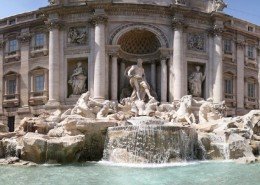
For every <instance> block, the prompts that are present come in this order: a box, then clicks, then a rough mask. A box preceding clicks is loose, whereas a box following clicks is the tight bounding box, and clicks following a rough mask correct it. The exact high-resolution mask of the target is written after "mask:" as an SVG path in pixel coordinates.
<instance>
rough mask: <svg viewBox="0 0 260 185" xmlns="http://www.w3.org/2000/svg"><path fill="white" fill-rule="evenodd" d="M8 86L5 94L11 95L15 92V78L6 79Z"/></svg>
mask: <svg viewBox="0 0 260 185" xmlns="http://www.w3.org/2000/svg"><path fill="white" fill-rule="evenodd" d="M7 83H8V86H7V94H8V95H12V94H15V89H16V80H15V79H12V80H8V82H7Z"/></svg>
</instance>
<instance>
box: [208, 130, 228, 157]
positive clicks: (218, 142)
mask: <svg viewBox="0 0 260 185" xmlns="http://www.w3.org/2000/svg"><path fill="white" fill-rule="evenodd" d="M210 140H211V142H212V143H211V145H213V146H216V147H217V148H218V150H219V152H220V154H221V156H222V157H223V159H224V160H229V159H230V150H229V143H228V142H227V139H226V136H225V135H210Z"/></svg>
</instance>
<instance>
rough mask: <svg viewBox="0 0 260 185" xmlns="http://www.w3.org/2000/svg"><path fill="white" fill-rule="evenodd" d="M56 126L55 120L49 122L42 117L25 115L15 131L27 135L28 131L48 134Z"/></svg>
mask: <svg viewBox="0 0 260 185" xmlns="http://www.w3.org/2000/svg"><path fill="white" fill-rule="evenodd" d="M54 126H55V122H47V121H45V120H44V119H43V118H42V117H32V118H29V117H25V118H24V119H22V121H21V123H20V125H19V127H18V129H17V130H16V131H15V132H16V133H17V134H18V135H25V134H26V133H27V132H37V133H39V134H47V133H48V132H49V130H51V129H52V128H54Z"/></svg>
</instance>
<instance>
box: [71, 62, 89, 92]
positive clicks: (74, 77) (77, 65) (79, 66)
mask: <svg viewBox="0 0 260 185" xmlns="http://www.w3.org/2000/svg"><path fill="white" fill-rule="evenodd" d="M87 77H88V61H87V59H83V58H82V59H72V60H69V61H68V80H67V83H68V96H69V97H74V96H75V97H78V96H80V95H81V94H83V93H85V92H86V91H87V90H88V78H87Z"/></svg>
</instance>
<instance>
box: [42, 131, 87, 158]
mask: <svg viewBox="0 0 260 185" xmlns="http://www.w3.org/2000/svg"><path fill="white" fill-rule="evenodd" d="M84 140H85V137H84V135H77V136H65V137H61V138H52V139H49V140H48V141H47V151H46V157H47V158H46V162H48V161H49V160H50V161H56V162H57V163H70V162H77V161H78V158H79V157H80V156H78V155H79V154H80V152H81V151H83V149H84Z"/></svg>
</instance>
